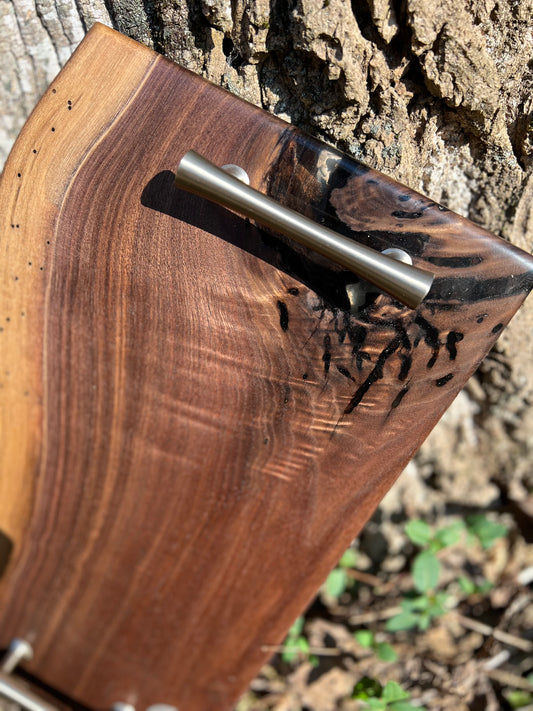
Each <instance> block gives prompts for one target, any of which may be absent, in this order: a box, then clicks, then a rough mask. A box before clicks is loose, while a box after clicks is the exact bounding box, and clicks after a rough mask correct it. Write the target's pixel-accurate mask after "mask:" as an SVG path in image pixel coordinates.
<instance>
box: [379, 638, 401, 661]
mask: <svg viewBox="0 0 533 711" xmlns="http://www.w3.org/2000/svg"><path fill="white" fill-rule="evenodd" d="M376 655H377V658H378V659H380V660H381V661H382V662H395V661H396V660H397V659H398V655H397V654H396V652H395V651H394V649H393V648H392V647H391V645H390V644H388V643H387V642H378V643H377V644H376Z"/></svg>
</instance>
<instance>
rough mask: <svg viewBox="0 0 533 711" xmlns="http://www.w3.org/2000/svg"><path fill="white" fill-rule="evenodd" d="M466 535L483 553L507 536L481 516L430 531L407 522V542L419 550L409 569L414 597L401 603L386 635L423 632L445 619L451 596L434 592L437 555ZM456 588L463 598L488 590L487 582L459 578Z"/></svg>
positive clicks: (503, 529)
mask: <svg viewBox="0 0 533 711" xmlns="http://www.w3.org/2000/svg"><path fill="white" fill-rule="evenodd" d="M464 531H466V532H467V534H468V536H469V539H470V540H471V541H472V540H473V539H476V540H477V541H479V543H480V544H481V546H482V547H483V548H485V549H487V548H490V546H491V545H492V544H493V543H494V541H496V539H498V538H501V537H502V536H505V535H506V534H507V528H506V527H505V526H504V525H502V524H500V523H495V522H493V521H491V520H490V519H488V518H487V517H486V516H485V515H484V514H473V515H471V516H468V517H467V518H466V520H465V522H463V521H457V522H455V523H453V524H451V525H449V526H444V527H442V528H439V529H437V530H436V531H433V530H432V529H431V527H430V526H428V524H427V523H425V521H417V520H414V521H409V523H408V524H407V525H406V527H405V532H406V534H407V537H408V538H409V540H410V541H411V542H412V543H414V544H415V545H416V546H419V547H420V548H422V550H421V551H420V552H419V553H417V555H416V556H415V558H414V560H413V564H412V567H411V575H412V578H413V584H414V588H415V591H416V593H418V595H416V594H414V595H413V594H411V595H409V596H406V597H405V599H404V600H403V601H402V603H401V612H400V613H398V614H397V615H394V617H391V618H390V620H389V621H388V622H387V624H386V629H387V630H388V631H389V632H399V631H400V630H407V629H412V628H415V627H418V629H420V630H426V629H427V628H428V627H429V625H430V624H431V622H432V621H433V619H434V618H436V617H440V616H441V615H444V614H445V613H446V611H447V610H448V608H449V603H450V600H451V596H450V595H449V594H448V593H447V592H445V591H443V590H437V588H438V585H439V579H440V562H439V559H438V557H437V554H438V553H439V552H440V551H441V550H443V549H444V548H448V547H449V546H453V545H455V544H456V543H458V542H459V540H460V539H461V536H462V534H463V532H464ZM458 582H459V587H460V588H461V590H462V591H463V593H464V594H465V595H472V594H474V593H479V594H484V593H486V592H487V591H488V590H490V588H491V584H490V583H489V582H482V583H480V584H478V583H475V582H474V581H472V580H470V579H469V578H466V577H464V576H462V577H461V578H459V580H458Z"/></svg>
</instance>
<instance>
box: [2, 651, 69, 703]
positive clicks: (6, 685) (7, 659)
mask: <svg viewBox="0 0 533 711" xmlns="http://www.w3.org/2000/svg"><path fill="white" fill-rule="evenodd" d="M32 657H33V649H32V648H31V645H30V644H29V643H28V642H26V640H24V639H14V640H13V641H12V642H11V644H10V645H9V649H8V650H7V652H6V654H5V656H4V657H3V659H1V660H0V697H4V698H5V699H9V701H13V702H14V703H16V704H18V705H19V706H22V708H23V709H26V711H58V709H57V707H56V706H53V705H52V704H49V703H48V702H46V701H43V699H41V698H40V697H39V696H37V694H34V693H33V692H32V691H30V690H29V689H27V688H26V687H25V686H24V685H23V684H22V683H21V682H20V681H18V680H17V679H15V678H14V677H12V676H11V672H12V671H14V669H15V668H16V667H17V665H18V664H19V662H21V661H23V660H24V659H31V658H32Z"/></svg>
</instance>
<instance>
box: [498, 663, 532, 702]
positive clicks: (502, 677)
mask: <svg viewBox="0 0 533 711" xmlns="http://www.w3.org/2000/svg"><path fill="white" fill-rule="evenodd" d="M487 676H488V677H489V679H492V680H493V681H496V682H498V684H501V685H502V686H509V687H511V688H513V689H523V690H524V691H529V692H530V693H533V684H532V683H531V682H529V681H528V680H527V679H524V677H523V676H517V675H516V674H512V673H511V672H506V671H504V670H503V669H489V670H488V671H487ZM521 711H524V710H523V709H521Z"/></svg>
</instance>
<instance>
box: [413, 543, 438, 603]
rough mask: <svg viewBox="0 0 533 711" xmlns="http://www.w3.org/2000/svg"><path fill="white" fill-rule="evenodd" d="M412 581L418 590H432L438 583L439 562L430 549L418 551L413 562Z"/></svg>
mask: <svg viewBox="0 0 533 711" xmlns="http://www.w3.org/2000/svg"><path fill="white" fill-rule="evenodd" d="M412 573H413V581H414V584H415V588H416V589H417V590H418V592H422V593H424V592H428V591H429V590H434V589H435V588H436V587H437V585H438V583H439V574H440V563H439V561H438V560H437V557H436V556H435V554H434V553H431V551H422V553H419V554H418V555H417V556H416V558H415V560H414V563H413V570H412Z"/></svg>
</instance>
